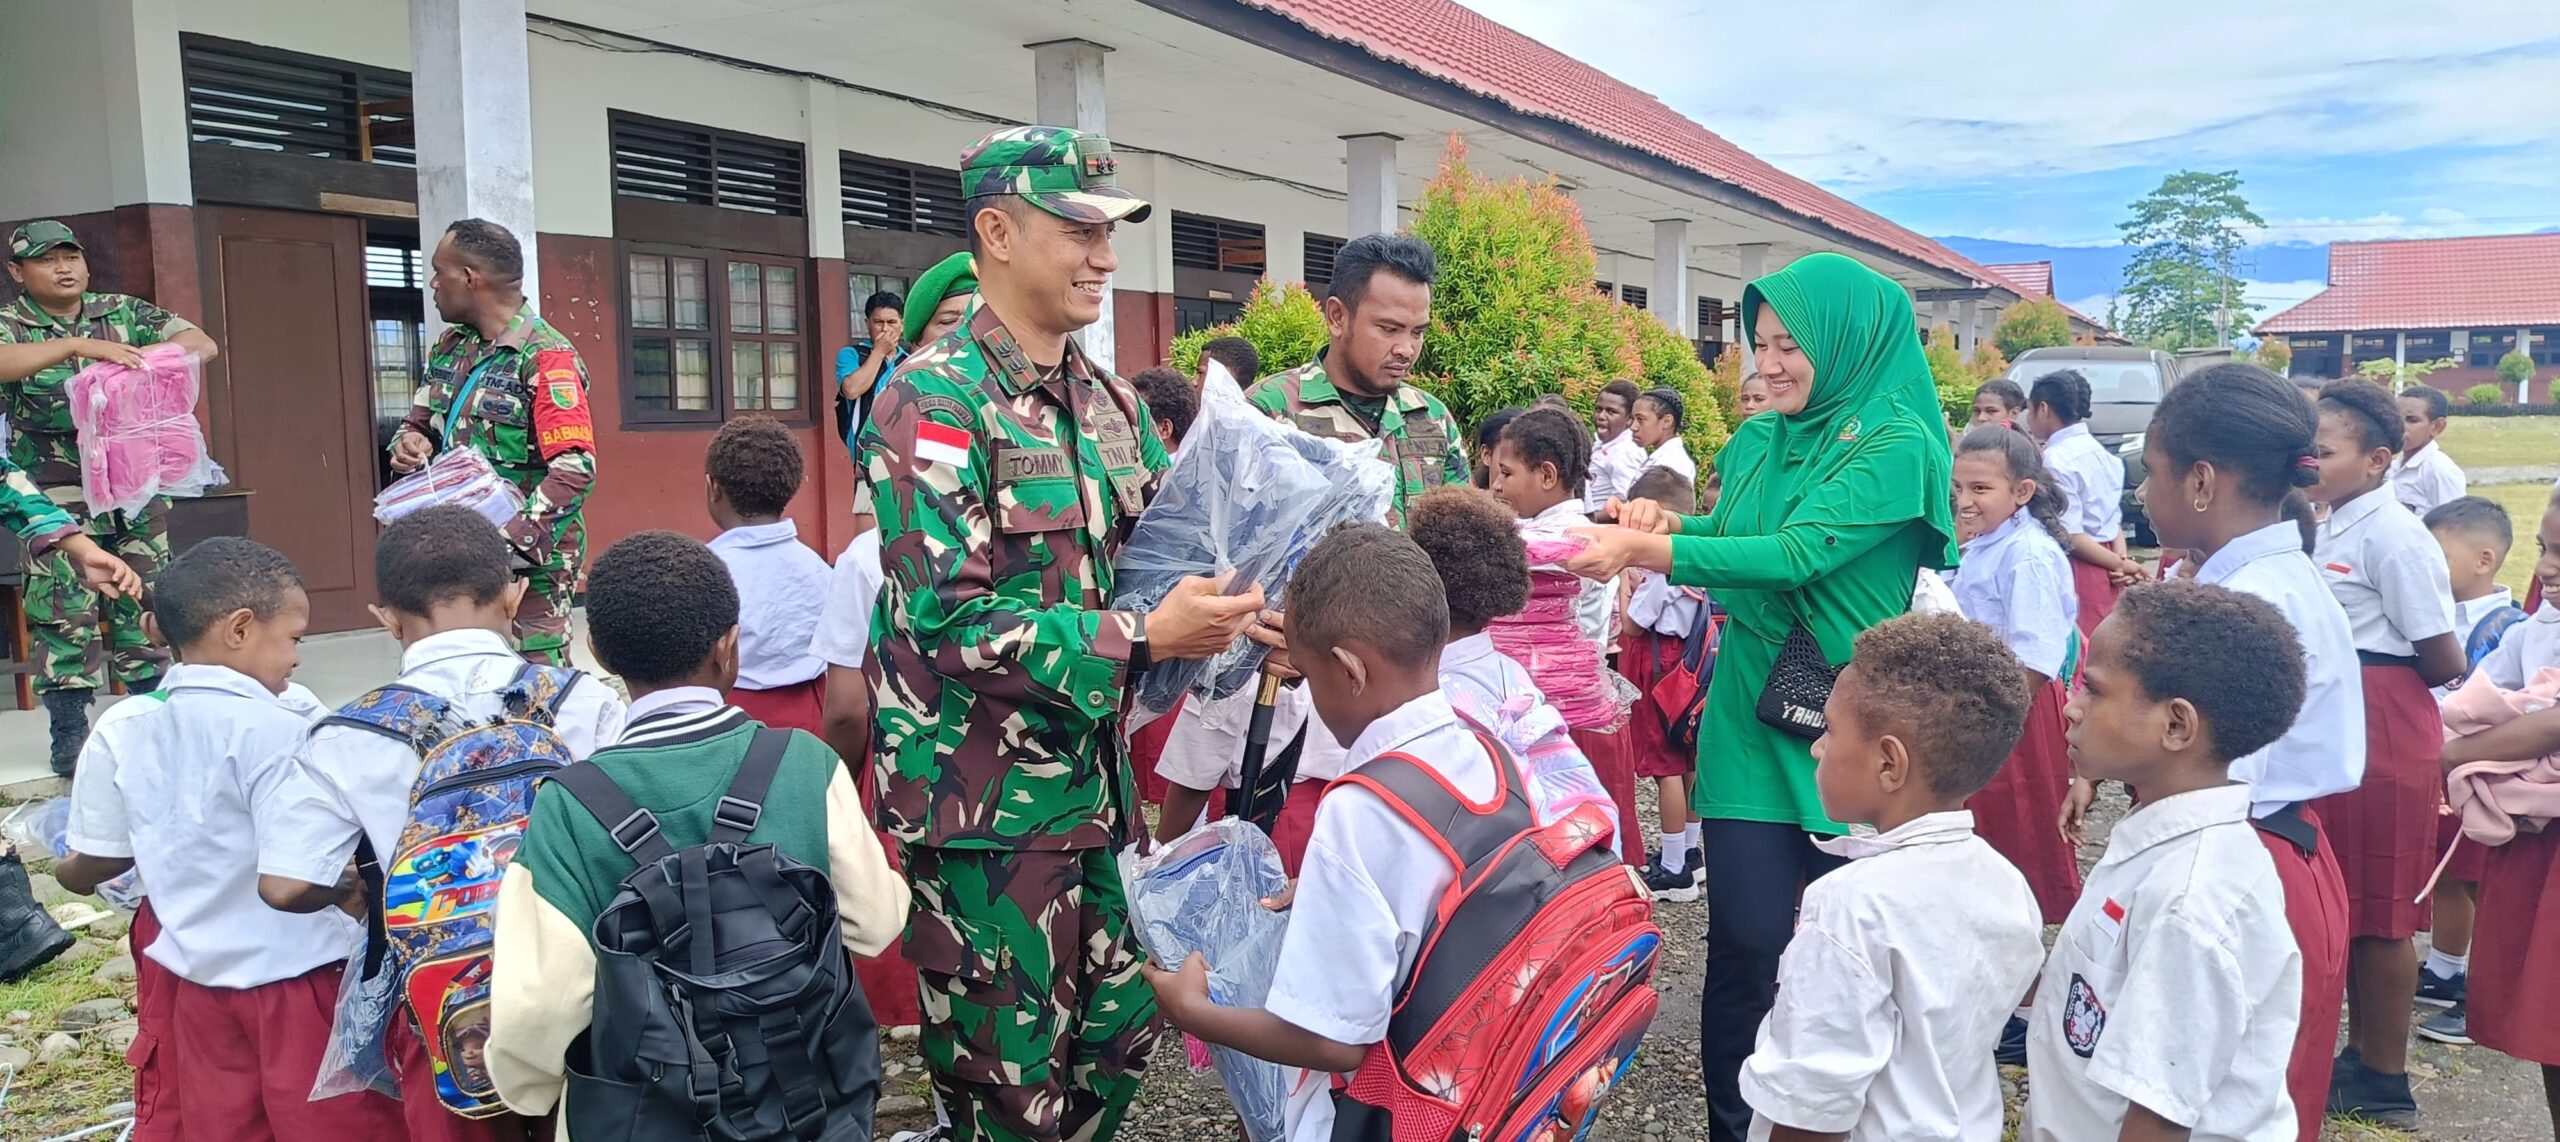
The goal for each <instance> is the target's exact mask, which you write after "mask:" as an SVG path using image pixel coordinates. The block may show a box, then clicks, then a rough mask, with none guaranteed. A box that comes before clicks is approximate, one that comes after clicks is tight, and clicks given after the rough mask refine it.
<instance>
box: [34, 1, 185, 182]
mask: <svg viewBox="0 0 2560 1142" xmlns="http://www.w3.org/2000/svg"><path fill="white" fill-rule="evenodd" d="M174 5H175V0H89V2H86V3H79V4H57V3H40V2H31V3H15V4H11V5H9V9H8V13H9V14H8V22H7V31H6V32H5V33H0V156H6V157H5V160H0V215H5V216H7V217H11V218H32V217H41V216H44V215H52V214H86V213H91V212H94V211H103V210H108V209H111V208H114V207H117V206H125V205H131V204H134V203H143V202H157V203H169V204H184V203H188V202H191V201H193V200H194V196H193V194H192V193H191V192H190V190H189V188H188V183H187V147H186V124H185V112H184V103H183V96H182V93H181V92H180V90H179V85H178V79H177V66H178V51H177V37H176V35H175V34H174V33H173V32H171V31H170V28H169V16H170V9H171V8H173V7H174Z"/></svg>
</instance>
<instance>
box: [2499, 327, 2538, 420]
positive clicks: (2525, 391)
mask: <svg viewBox="0 0 2560 1142" xmlns="http://www.w3.org/2000/svg"><path fill="white" fill-rule="evenodd" d="M2516 352H2518V353H2522V354H2524V355H2525V357H2526V358H2527V359H2531V358H2532V356H2533V330H2532V329H2530V328H2527V327H2525V326H2521V325H2519V326H2517V327H2516ZM2493 363H2494V362H2493ZM2516 403H2517V404H2532V403H2533V376H2532V375H2531V374H2526V376H2525V379H2524V383H2523V384H2520V385H2517V386H2516Z"/></svg>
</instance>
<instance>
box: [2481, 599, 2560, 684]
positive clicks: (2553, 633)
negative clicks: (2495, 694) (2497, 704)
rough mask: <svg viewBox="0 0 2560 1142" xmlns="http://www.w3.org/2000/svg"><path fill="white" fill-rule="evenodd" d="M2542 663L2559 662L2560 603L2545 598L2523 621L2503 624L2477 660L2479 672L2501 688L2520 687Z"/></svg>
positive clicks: (2555, 664) (2556, 663)
mask: <svg viewBox="0 0 2560 1142" xmlns="http://www.w3.org/2000/svg"><path fill="white" fill-rule="evenodd" d="M2546 666H2560V604H2555V603H2553V602H2552V601H2551V600H2549V599H2545V600H2543V601H2542V605H2541V606H2539V607H2535V608H2534V609H2533V613H2532V614H2529V615H2526V616H2525V617H2524V621H2523V622H2520V623H2517V624H2516V625H2514V626H2511V627H2508V628H2507V633H2506V634H2504V635H2502V636H2500V637H2499V639H2498V647H2497V649H2495V650H2492V651H2490V652H2489V655H2488V657H2486V658H2483V659H2481V660H2480V670H2479V673H2481V674H2483V675H2485V676H2487V677H2488V679H2489V681H2491V682H2494V683H2497V684H2498V688H2499V689H2502V690H2522V689H2524V684H2525V682H2526V680H2528V679H2530V678H2532V677H2533V676H2534V673H2535V672H2536V671H2539V670H2541V669H2542V668H2543V667H2546Z"/></svg>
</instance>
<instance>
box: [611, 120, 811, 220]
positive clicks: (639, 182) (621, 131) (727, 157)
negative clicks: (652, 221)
mask: <svg viewBox="0 0 2560 1142" xmlns="http://www.w3.org/2000/svg"><path fill="white" fill-rule="evenodd" d="M612 124H613V126H612V130H613V192H614V193H615V194H619V195H623V196H626V197H630V198H649V199H656V200H658V201H660V202H681V203H687V204H690V205H694V206H717V207H720V208H722V209H724V210H743V211H748V212H750V213H755V214H776V215H781V216H783V217H786V218H797V217H799V216H800V212H801V210H802V208H803V206H804V204H805V203H806V201H807V197H808V188H807V185H806V184H805V182H804V181H803V169H802V163H801V158H800V146H799V144H797V143H786V142H783V141H781V140H779V139H765V138H759V137H757V136H754V135H742V134H739V133H737V132H735V131H715V130H712V129H710V128H707V127H695V126H690V125H687V124H683V123H670V122H666V121H665V120H660V119H644V118H641V117H639V116H636V115H624V114H620V113H616V114H614V115H613V117H612Z"/></svg>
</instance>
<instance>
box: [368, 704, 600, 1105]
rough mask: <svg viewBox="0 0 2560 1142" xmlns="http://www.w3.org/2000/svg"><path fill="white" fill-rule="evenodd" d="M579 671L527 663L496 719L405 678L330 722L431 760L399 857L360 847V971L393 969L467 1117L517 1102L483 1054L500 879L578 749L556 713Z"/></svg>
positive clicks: (438, 1071)
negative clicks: (364, 908) (539, 786)
mask: <svg viewBox="0 0 2560 1142" xmlns="http://www.w3.org/2000/svg"><path fill="white" fill-rule="evenodd" d="M577 682H578V672H577V671H575V670H567V669H562V668H559V667H551V666H537V665H534V664H531V663H527V664H526V665H525V667H524V669H523V670H522V671H520V672H518V673H517V675H516V677H515V679H514V681H512V682H510V683H508V685H507V688H506V690H505V691H504V692H503V703H504V705H503V708H502V712H501V713H499V714H498V715H497V716H495V717H491V718H485V719H474V718H466V717H463V716H461V715H459V714H457V713H456V712H455V711H454V709H453V706H452V704H451V703H450V702H448V701H446V700H445V699H443V698H439V697H437V696H435V695H433V694H429V693H427V692H425V691H423V690H418V689H415V688H413V687H408V686H401V685H396V684H395V685H390V686H385V687H382V688H381V689H378V690H375V691H373V692H372V693H369V694H366V695H364V696H363V697H361V698H358V699H356V700H355V701H353V702H349V703H347V704H346V706H345V707H344V708H341V709H340V710H339V711H338V712H337V713H336V714H333V715H331V716H330V717H329V718H328V719H327V720H326V721H324V722H322V723H321V724H323V725H343V726H355V727H358V728H360V729H366V730H371V731H373V732H375V733H379V734H382V735H384V736H387V737H391V738H396V739H398V740H399V741H401V742H403V743H405V744H406V745H408V746H409V748H411V749H414V750H416V751H418V756H419V757H420V758H422V759H424V764H422V765H421V766H419V768H418V781H417V784H415V785H412V786H410V787H409V823H408V824H407V825H406V826H404V827H402V828H401V830H400V840H399V843H398V844H397V845H396V846H395V847H394V848H393V850H392V852H391V854H390V859H389V860H382V859H380V857H379V854H377V853H375V852H374V851H373V843H372V841H371V840H370V839H367V840H364V841H361V842H359V843H358V845H357V849H356V868H357V871H358V872H359V873H360V874H361V875H362V876H363V877H364V883H365V892H366V896H367V897H368V898H369V900H370V902H371V905H372V915H371V916H370V918H369V920H370V923H369V925H368V926H369V928H370V930H371V931H370V939H369V940H368V942H367V945H366V949H365V962H364V976H363V978H364V979H366V980H368V981H370V980H374V979H375V978H376V976H377V974H378V973H379V972H382V971H385V970H388V971H390V972H393V973H395V976H394V982H393V984H392V985H391V986H392V987H393V990H394V991H395V992H396V994H397V995H398V997H399V1002H398V1004H397V1008H398V1009H406V1010H407V1012H408V1013H409V1017H410V1019H411V1020H412V1021H413V1023H414V1025H415V1026H416V1027H417V1029H418V1037H419V1038H420V1039H421V1040H423V1041H424V1042H425V1044H426V1048H427V1059H428V1062H429V1064H430V1065H431V1066H433V1068H434V1070H435V1079H436V1094H437V1096H438V1098H439V1099H441V1100H442V1101H443V1103H444V1105H445V1107H446V1109H448V1110H451V1111H453V1112H454V1113H455V1114H458V1115H461V1116H462V1117H464V1118H487V1117H489V1116H492V1115H496V1114H502V1113H505V1111H506V1106H505V1105H504V1104H503V1103H501V1102H500V1101H499V1100H498V1088H497V1084H496V1083H495V1082H494V1081H492V1080H491V1079H490V1077H489V1071H488V1068H487V1066H486V1064H485V1063H484V1062H482V1061H481V1060H483V1059H484V1058H485V1056H484V1054H483V1053H482V1050H481V1045H482V1044H484V1043H486V1042H487V1041H488V1037H489V954H490V949H491V944H492V941H493V940H494V937H495V931H496V929H495V917H496V907H497V901H498V879H499V878H500V877H501V876H503V875H505V873H506V870H507V865H508V864H509V863H510V862H512V861H513V860H514V859H515V855H516V851H517V850H518V849H519V848H521V847H523V844H524V824H525V814H526V813H527V812H529V811H531V810H532V808H533V787H534V784H535V783H536V782H538V781H540V780H541V779H542V778H543V777H545V776H547V775H549V774H550V773H551V772H552V771H554V770H556V769H559V768H560V767H561V766H564V765H567V764H569V762H570V761H571V760H572V759H571V757H570V756H569V746H568V743H566V742H564V741H562V740H561V739H560V734H559V732H558V731H557V730H555V729H553V728H552V723H553V721H554V719H555V718H556V717H557V716H558V714H559V710H560V700H561V698H562V697H563V696H564V695H566V694H567V693H568V692H569V688H570V687H571V686H574V685H576V684H577ZM394 1017H396V1015H395V1016H394Z"/></svg>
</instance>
